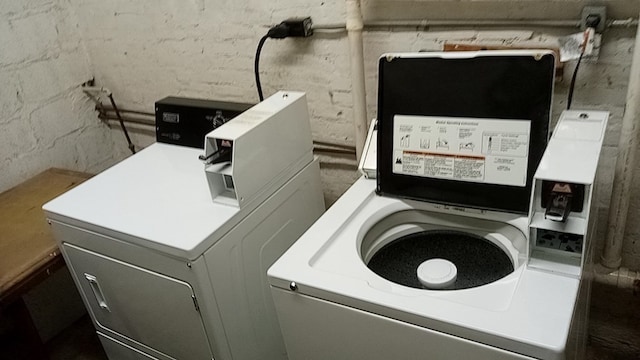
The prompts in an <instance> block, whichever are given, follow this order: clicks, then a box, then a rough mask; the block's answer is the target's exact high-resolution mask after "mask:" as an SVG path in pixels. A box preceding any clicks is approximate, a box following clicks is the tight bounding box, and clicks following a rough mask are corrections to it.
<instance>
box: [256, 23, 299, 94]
mask: <svg viewBox="0 0 640 360" xmlns="http://www.w3.org/2000/svg"><path fill="white" fill-rule="evenodd" d="M290 35H291V33H290V27H289V25H288V24H287V23H286V22H282V23H280V24H278V25H276V26H274V27H272V28H271V29H269V31H267V34H266V35H265V36H263V37H262V38H261V39H260V42H258V48H257V49H256V58H255V61H254V66H253V71H254V73H255V75H256V88H258V98H260V101H262V100H264V95H263V94H262V84H261V83H260V53H261V52H262V47H263V46H264V43H265V41H267V39H269V38H272V39H284V38H286V37H288V36H290Z"/></svg>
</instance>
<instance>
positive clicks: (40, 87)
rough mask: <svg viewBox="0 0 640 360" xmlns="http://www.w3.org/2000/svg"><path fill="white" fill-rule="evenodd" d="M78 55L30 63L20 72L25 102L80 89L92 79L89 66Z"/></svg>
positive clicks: (64, 55)
mask: <svg viewBox="0 0 640 360" xmlns="http://www.w3.org/2000/svg"><path fill="white" fill-rule="evenodd" d="M79 55H80V54H78V53H73V54H62V55H60V56H58V57H55V58H50V59H47V60H41V61H37V62H34V63H30V64H29V65H28V66H26V67H24V68H22V69H21V70H19V71H18V76H19V77H20V83H21V84H22V90H23V97H24V100H25V101H30V102H37V101H43V100H45V99H49V98H51V97H53V96H55V95H57V94H60V93H62V92H64V91H68V90H70V89H72V88H77V87H79V86H80V85H81V84H82V83H84V82H85V81H87V80H89V79H90V78H91V75H90V72H89V69H88V64H86V63H85V61H84V58H83V57H82V56H81V55H80V56H79Z"/></svg>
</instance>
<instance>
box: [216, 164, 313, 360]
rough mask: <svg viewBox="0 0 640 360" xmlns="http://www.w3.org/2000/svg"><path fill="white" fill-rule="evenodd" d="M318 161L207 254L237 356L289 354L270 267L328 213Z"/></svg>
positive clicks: (259, 356)
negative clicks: (272, 286)
mask: <svg viewBox="0 0 640 360" xmlns="http://www.w3.org/2000/svg"><path fill="white" fill-rule="evenodd" d="M319 179H320V177H319V167H318V162H317V160H316V161H314V162H313V163H312V164H310V165H309V166H307V167H306V169H305V170H303V171H302V172H301V173H300V174H298V176H296V177H295V178H294V179H293V180H292V181H291V182H290V183H288V184H287V185H285V186H284V187H283V188H282V189H281V190H280V191H279V192H277V193H276V194H274V195H273V196H272V197H271V198H270V199H269V200H267V201H266V202H265V203H264V204H262V205H261V206H260V207H259V208H258V209H256V211H255V212H254V213H253V214H251V216H248V217H247V218H245V220H243V221H242V222H241V223H239V224H238V225H237V226H236V227H235V228H234V229H233V230H232V231H231V232H230V233H229V234H227V235H226V236H225V237H223V238H222V239H220V241H218V242H217V243H216V244H215V245H214V246H213V247H212V248H211V249H210V250H208V251H207V252H206V253H205V255H204V257H205V260H206V264H207V267H208V269H209V274H210V278H211V282H212V286H213V288H214V289H215V297H216V300H217V302H218V307H219V309H220V315H221V317H222V323H223V325H224V328H225V331H226V334H227V340H228V343H229V347H230V348H231V352H232V357H233V358H234V359H274V360H275V359H283V360H284V359H287V355H286V350H285V346H284V342H283V340H282V335H281V332H280V329H279V327H278V320H277V316H276V313H275V308H274V305H273V299H272V298H271V294H270V290H269V283H268V280H267V269H268V268H269V267H270V266H271V265H272V264H273V263H274V262H275V261H276V260H277V259H278V258H279V257H280V255H282V253H284V251H285V250H286V249H288V248H289V247H290V246H291V244H293V243H294V242H295V241H296V240H297V239H298V238H299V237H300V235H302V233H303V232H304V231H305V230H306V229H307V228H308V227H309V226H311V224H313V222H314V221H316V219H318V217H320V215H321V214H322V213H323V212H324V201H323V197H322V191H321V185H320V180H319Z"/></svg>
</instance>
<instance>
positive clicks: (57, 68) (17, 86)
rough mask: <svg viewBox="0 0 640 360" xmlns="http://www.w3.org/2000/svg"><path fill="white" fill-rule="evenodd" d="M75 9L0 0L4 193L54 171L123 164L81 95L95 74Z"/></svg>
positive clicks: (63, 4) (0, 181)
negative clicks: (115, 163) (29, 179)
mask: <svg viewBox="0 0 640 360" xmlns="http://www.w3.org/2000/svg"><path fill="white" fill-rule="evenodd" d="M68 5H69V4H68V3H67V2H66V1H64V0H58V1H2V2H0V84H1V86H0V191H3V190H6V189H7V188H9V187H11V186H14V185H16V184H18V183H20V182H21V181H24V180H26V179H27V178H28V177H30V176H32V175H35V174H37V173H39V172H41V171H43V170H45V169H47V168H49V167H62V168H67V169H74V170H82V171H89V172H98V171H101V170H103V169H104V168H105V167H106V166H109V165H111V164H112V163H114V162H115V160H116V159H115V158H114V157H113V156H112V151H111V149H112V148H113V143H112V140H111V131H109V129H108V128H107V127H106V126H104V125H103V124H102V123H100V122H99V121H98V119H97V118H96V116H95V114H94V113H93V111H92V108H93V105H92V104H90V103H89V102H87V99H86V98H85V97H84V95H83V94H82V93H81V92H80V91H79V90H78V87H79V85H80V84H81V83H82V82H84V81H86V80H87V79H89V78H91V72H90V70H89V61H88V57H87V52H86V50H85V49H84V46H83V45H82V43H81V41H80V37H79V32H78V29H77V27H76V24H77V22H75V21H74V17H73V14H72V12H70V11H69V6H68Z"/></svg>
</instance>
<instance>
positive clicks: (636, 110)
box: [602, 26, 640, 270]
mask: <svg viewBox="0 0 640 360" xmlns="http://www.w3.org/2000/svg"><path fill="white" fill-rule="evenodd" d="M634 47H635V48H634V50H633V59H632V61H631V74H630V75H629V87H628V89H627V102H626V104H625V108H624V116H623V117H622V130H621V132H620V140H619V142H618V159H617V160H616V169H615V174H614V178H613V192H612V195H611V204H610V206H609V222H608V224H607V238H606V243H605V246H604V251H603V254H602V265H603V266H604V267H606V268H608V269H611V270H615V269H617V268H619V267H620V265H621V263H622V245H623V240H624V231H625V228H626V223H627V214H628V211H629V200H630V197H629V193H630V189H631V182H632V180H633V168H634V166H635V157H636V150H637V147H638V135H639V133H640V131H639V130H640V126H638V121H640V26H639V27H638V30H637V33H636V41H635V45H634Z"/></svg>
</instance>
